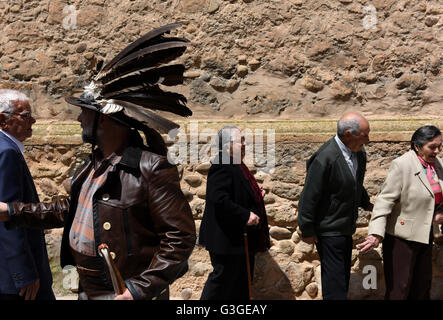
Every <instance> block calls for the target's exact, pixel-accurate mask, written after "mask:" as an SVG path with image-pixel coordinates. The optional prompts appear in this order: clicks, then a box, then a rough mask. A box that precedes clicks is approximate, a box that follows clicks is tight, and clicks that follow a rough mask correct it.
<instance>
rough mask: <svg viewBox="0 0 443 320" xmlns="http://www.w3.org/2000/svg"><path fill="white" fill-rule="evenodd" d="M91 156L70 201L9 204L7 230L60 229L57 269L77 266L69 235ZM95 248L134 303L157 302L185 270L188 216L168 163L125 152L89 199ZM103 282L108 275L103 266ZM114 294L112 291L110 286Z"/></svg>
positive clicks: (137, 150) (192, 235)
mask: <svg viewBox="0 0 443 320" xmlns="http://www.w3.org/2000/svg"><path fill="white" fill-rule="evenodd" d="M91 159H92V157H91V156H90V157H89V158H88V159H87V160H86V161H85V162H84V163H83V165H82V166H81V167H80V168H79V169H78V170H77V172H76V173H75V174H74V177H73V178H72V181H71V193H70V197H69V198H63V197H58V198H55V199H53V201H52V202H48V203H38V204H23V203H9V204H8V209H9V215H10V221H9V222H8V223H7V227H8V228H13V227H14V226H18V225H28V226H33V227H39V228H56V227H62V226H63V227H64V231H63V237H62V244H61V253H60V262H61V266H62V267H64V266H66V265H74V266H75V265H76V262H75V261H74V258H73V256H72V253H71V248H70V245H69V232H70V229H71V225H72V222H73V219H74V215H75V212H76V207H77V200H78V196H79V192H80V189H81V186H82V184H83V181H84V180H85V178H86V177H87V176H88V174H89V172H90V170H91V168H92V165H93V163H92V161H91ZM93 208H94V209H93V221H94V235H95V243H96V244H97V245H99V244H100V243H106V244H107V245H108V246H109V248H110V251H111V252H113V255H115V258H114V262H115V264H116V266H117V268H118V269H119V270H120V273H121V275H122V277H123V279H124V280H125V284H126V287H127V288H128V290H129V291H130V293H131V294H132V296H133V297H134V299H156V298H158V297H159V296H161V295H163V294H164V293H165V292H166V291H167V290H168V286H169V284H171V283H172V282H173V281H174V280H175V279H177V278H178V277H180V276H182V275H183V274H184V273H185V272H186V271H187V270H188V264H187V260H188V258H189V256H190V255H191V252H192V250H193V248H194V245H195V240H196V231H195V223H194V220H193V217H192V212H191V209H190V207H189V204H188V202H187V200H186V198H185V197H184V195H183V192H182V191H181V189H180V181H179V177H178V172H177V168H176V166H175V165H172V164H170V163H169V162H168V160H167V158H166V157H163V156H159V155H157V154H154V153H151V152H149V151H147V150H146V149H143V147H138V146H135V147H134V146H132V147H128V148H126V150H125V151H124V153H123V155H122V158H121V160H120V162H119V163H118V164H117V165H116V166H115V168H114V169H112V171H110V172H109V173H108V176H107V179H106V182H105V184H104V185H103V186H102V187H100V188H99V189H98V190H97V191H96V192H95V194H94V196H93ZM101 267H102V271H103V272H102V274H103V281H104V282H107V283H108V284H109V282H110V278H109V274H108V272H107V271H104V270H105V265H104V264H102V266H101ZM111 288H112V286H111Z"/></svg>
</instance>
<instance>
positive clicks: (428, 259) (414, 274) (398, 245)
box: [383, 234, 432, 300]
mask: <svg viewBox="0 0 443 320" xmlns="http://www.w3.org/2000/svg"><path fill="white" fill-rule="evenodd" d="M430 243H431V244H424V243H419V242H415V241H408V240H403V239H400V238H397V237H394V236H391V235H389V234H386V236H385V238H384V240H383V263H384V272H385V281H386V294H385V299H386V300H406V299H412V300H429V299H430V292H431V282H432V241H431V242H430Z"/></svg>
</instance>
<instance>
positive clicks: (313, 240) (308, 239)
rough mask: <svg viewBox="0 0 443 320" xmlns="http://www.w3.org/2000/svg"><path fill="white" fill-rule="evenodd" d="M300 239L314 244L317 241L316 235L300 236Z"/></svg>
mask: <svg viewBox="0 0 443 320" xmlns="http://www.w3.org/2000/svg"><path fill="white" fill-rule="evenodd" d="M301 241H303V242H306V243H309V244H315V243H317V242H318V239H317V236H312V237H306V238H303V237H302V238H301Z"/></svg>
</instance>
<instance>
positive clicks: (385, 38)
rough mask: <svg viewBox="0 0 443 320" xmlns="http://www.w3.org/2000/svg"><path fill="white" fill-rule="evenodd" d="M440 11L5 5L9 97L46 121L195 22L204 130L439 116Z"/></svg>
mask: <svg viewBox="0 0 443 320" xmlns="http://www.w3.org/2000/svg"><path fill="white" fill-rule="evenodd" d="M442 13H443V4H442V2H441V1H439V0H429V1H424V0H420V1H411V0H374V1H369V0H315V1H314V0H285V1H280V0H271V1H269V0H152V1H145V0H134V1H129V0H123V1H120V0H107V1H105V0H86V1H80V0H72V1H68V0H51V1H49V0H42V1H29V0H8V1H0V29H1V30H2V32H1V34H0V87H18V88H21V89H23V90H25V91H27V92H28V93H29V94H30V95H31V97H32V98H33V99H34V100H35V103H34V105H35V106H38V108H37V109H36V114H37V116H38V117H39V118H41V119H52V118H56V119H74V118H75V114H76V112H77V110H74V111H72V110H71V109H69V108H67V106H66V103H65V102H64V100H63V96H64V95H67V94H70V93H72V92H73V91H74V90H78V89H80V88H82V87H83V86H84V85H86V84H87V79H89V72H90V71H91V70H93V69H94V67H95V65H96V64H97V62H98V61H100V60H109V59H110V58H112V57H113V56H114V55H115V54H116V53H117V52H118V51H119V50H121V49H122V48H123V47H124V46H125V45H127V44H129V43H130V42H131V41H133V40H135V39H136V38H137V37H138V36H140V35H141V34H143V33H145V32H147V31H149V30H150V29H151V28H153V27H157V26H160V25H163V24H166V23H170V22H173V21H183V27H182V28H180V29H178V30H177V31H176V32H174V33H175V34H177V35H179V36H184V37H186V38H188V39H189V40H190V41H191V43H192V45H191V46H190V47H189V49H188V50H187V52H186V53H185V55H184V56H183V58H182V59H181V60H182V61H183V62H184V64H185V65H186V68H187V76H188V79H187V80H186V82H185V84H184V85H183V86H182V87H181V88H180V89H179V90H180V91H182V92H183V93H184V94H185V95H186V96H187V97H188V98H189V105H190V107H191V109H192V110H193V111H194V116H195V117H196V118H214V117H219V118H229V117H234V116H235V118H236V119H239V118H248V119H251V118H255V119H256V118H277V117H279V118H285V119H307V118H322V117H329V118H331V117H337V116H338V115H339V114H341V113H342V112H343V111H344V110H346V109H355V110H360V111H362V112H364V113H365V114H366V115H371V116H374V117H377V116H383V117H386V116H392V115H396V116H401V117H408V116H414V115H421V114H428V115H433V114H434V115H435V114H436V113H438V112H439V110H440V108H441V102H442V101H443V80H442V77H441V68H442V62H443V61H442V53H443V49H442V48H443V47H442V42H443V32H442V26H443V19H442V18H441V15H442Z"/></svg>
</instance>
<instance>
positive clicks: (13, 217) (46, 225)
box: [5, 196, 69, 229]
mask: <svg viewBox="0 0 443 320" xmlns="http://www.w3.org/2000/svg"><path fill="white" fill-rule="evenodd" d="M8 212H9V218H10V221H9V222H5V227H6V228H7V229H15V228H17V227H21V226H25V227H30V228H39V229H52V228H60V227H63V226H64V221H65V216H66V215H67V214H68V212H69V199H68V198H67V197H62V196H59V197H54V198H53V200H52V201H51V202H41V203H28V204H26V203H21V202H11V203H8Z"/></svg>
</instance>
